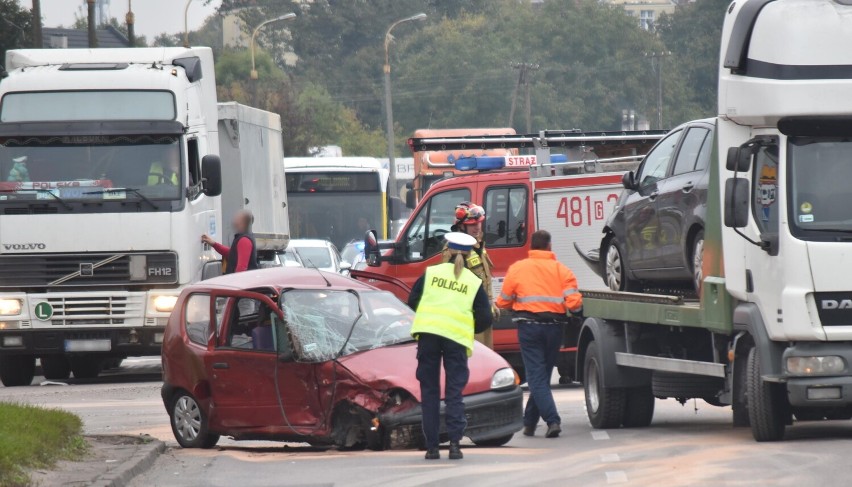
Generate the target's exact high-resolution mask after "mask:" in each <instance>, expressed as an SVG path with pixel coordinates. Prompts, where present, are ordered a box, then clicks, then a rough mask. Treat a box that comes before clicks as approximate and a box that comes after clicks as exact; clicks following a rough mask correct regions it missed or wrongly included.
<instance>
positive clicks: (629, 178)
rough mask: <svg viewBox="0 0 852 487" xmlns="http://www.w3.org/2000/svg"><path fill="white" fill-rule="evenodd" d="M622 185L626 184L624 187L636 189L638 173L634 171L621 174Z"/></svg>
mask: <svg viewBox="0 0 852 487" xmlns="http://www.w3.org/2000/svg"><path fill="white" fill-rule="evenodd" d="M621 185H622V186H624V189H631V190H632V189H636V175H635V174H633V171H630V172H626V173H624V176H621Z"/></svg>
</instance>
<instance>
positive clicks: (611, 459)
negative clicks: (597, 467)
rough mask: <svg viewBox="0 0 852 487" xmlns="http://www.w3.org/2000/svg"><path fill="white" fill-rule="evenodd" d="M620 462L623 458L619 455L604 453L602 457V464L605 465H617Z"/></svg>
mask: <svg viewBox="0 0 852 487" xmlns="http://www.w3.org/2000/svg"><path fill="white" fill-rule="evenodd" d="M620 461H621V457H620V456H618V453H604V454H603V455H601V462H603V463H616V462H620Z"/></svg>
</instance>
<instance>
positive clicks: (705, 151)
mask: <svg viewBox="0 0 852 487" xmlns="http://www.w3.org/2000/svg"><path fill="white" fill-rule="evenodd" d="M713 142H714V140H713V132H712V131H710V132H709V133H708V134H707V137H706V138H705V139H704V145H702V146H701V152H699V153H698V161H697V162H696V163H695V170H696V171H703V170H705V169H707V166H709V165H710V156H711V155H713Z"/></svg>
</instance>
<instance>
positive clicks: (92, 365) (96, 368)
mask: <svg viewBox="0 0 852 487" xmlns="http://www.w3.org/2000/svg"><path fill="white" fill-rule="evenodd" d="M101 365H102V361H101V359H99V358H97V357H73V358H71V372H73V373H74V378H75V379H95V378H97V377H98V375H99V374H100V373H101Z"/></svg>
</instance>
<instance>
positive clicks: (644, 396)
mask: <svg viewBox="0 0 852 487" xmlns="http://www.w3.org/2000/svg"><path fill="white" fill-rule="evenodd" d="M626 395H627V397H626V402H625V406H624V427H625V428H645V427H646V426H650V424H651V421H652V420H653V419H654V404H655V403H656V398H655V397H654V394H652V393H651V388H650V387H647V386H646V387H633V388H630V389H627V390H626Z"/></svg>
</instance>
